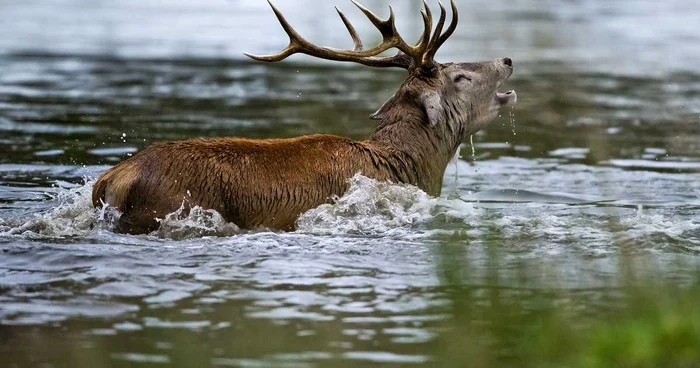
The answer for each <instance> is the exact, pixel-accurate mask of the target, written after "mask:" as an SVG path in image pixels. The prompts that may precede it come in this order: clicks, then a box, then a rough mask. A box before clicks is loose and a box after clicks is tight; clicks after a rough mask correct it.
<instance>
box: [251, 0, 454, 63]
mask: <svg viewBox="0 0 700 368" xmlns="http://www.w3.org/2000/svg"><path fill="white" fill-rule="evenodd" d="M352 2H353V4H355V6H357V7H358V8H359V9H360V10H361V11H362V12H363V13H364V14H365V15H366V16H367V18H368V19H369V20H370V22H372V24H373V25H374V26H375V27H376V28H377V29H378V30H379V32H381V34H382V42H381V43H380V44H379V45H377V46H375V47H372V48H370V49H366V50H365V49H364V47H363V45H362V40H361V39H360V36H359V35H358V34H357V31H356V30H355V27H353V25H352V23H350V21H349V20H348V18H347V17H345V14H343V12H341V11H340V10H339V9H338V8H337V7H336V10H337V11H338V15H340V19H341V20H342V21H343V23H344V24H345V27H346V28H347V30H348V32H349V33H350V37H352V41H353V44H354V45H355V48H354V49H353V50H342V49H335V48H331V47H324V46H316V45H314V44H312V43H311V42H309V41H307V40H305V39H304V38H303V37H301V35H299V33H298V32H297V31H296V30H294V28H292V26H291V25H289V22H287V20H286V19H285V18H284V16H283V15H282V13H281V12H280V11H279V9H277V7H275V5H274V4H272V2H271V1H270V0H268V3H270V6H271V7H272V11H274V12H275V15H276V16H277V19H278V20H279V22H280V24H281V25H282V28H284V31H285V32H287V35H289V45H288V46H287V47H286V48H285V49H284V50H282V51H281V52H279V53H277V54H274V55H251V54H247V53H246V54H245V55H246V56H248V57H250V58H251V59H254V60H258V61H267V62H274V61H281V60H284V59H286V58H287V57H289V56H290V55H293V54H296V53H302V54H307V55H310V56H314V57H317V58H321V59H326V60H334V61H350V62H355V63H359V64H363V65H367V66H373V67H398V68H403V69H412V68H416V67H420V66H432V65H433V64H434V63H435V61H434V57H435V53H436V52H437V50H438V49H439V48H440V46H442V44H443V43H445V41H447V39H448V38H449V37H450V36H451V35H452V33H453V32H454V30H455V28H456V27H457V20H458V16H457V6H456V5H455V2H454V0H450V2H451V5H452V22H451V24H450V26H449V27H448V29H447V31H446V32H445V33H442V28H443V26H444V24H445V18H446V17H447V12H446V11H445V7H444V6H443V5H442V3H440V20H439V21H438V25H437V28H436V30H435V32H434V33H433V32H432V27H433V16H432V13H431V12H430V8H429V7H428V4H427V2H426V1H425V0H423V9H421V15H422V17H423V25H424V30H423V34H422V35H421V37H420V40H419V41H418V43H417V44H416V45H409V44H408V43H407V42H406V41H405V40H404V39H403V38H402V37H401V35H400V34H399V32H398V31H397V30H396V22H395V17H394V9H393V8H392V7H391V6H389V18H387V19H386V20H382V19H381V18H379V17H378V16H377V15H375V14H374V13H372V12H371V11H370V10H369V9H367V8H365V7H364V6H362V5H360V4H359V3H357V2H356V1H355V0H352ZM431 34H432V35H431ZM392 48H396V49H398V50H399V52H398V53H397V54H396V55H394V56H387V57H383V56H378V55H380V54H382V53H383V52H385V51H387V50H389V49H392Z"/></svg>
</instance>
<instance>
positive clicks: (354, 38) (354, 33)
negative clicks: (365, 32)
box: [335, 6, 363, 51]
mask: <svg viewBox="0 0 700 368" xmlns="http://www.w3.org/2000/svg"><path fill="white" fill-rule="evenodd" d="M335 10H336V11H337V12H338V15H340V19H342V20H343V24H345V28H347V29H348V32H349V33H350V37H352V43H353V44H355V51H361V50H362V49H363V46H362V39H360V36H359V35H358V34H357V30H355V27H354V26H353V25H352V23H350V21H349V20H348V18H347V17H345V14H343V12H342V11H340V9H338V7H337V6H336V7H335Z"/></svg>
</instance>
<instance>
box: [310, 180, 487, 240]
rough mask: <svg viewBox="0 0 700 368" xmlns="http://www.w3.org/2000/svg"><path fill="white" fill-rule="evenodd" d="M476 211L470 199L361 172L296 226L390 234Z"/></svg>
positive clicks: (326, 231) (316, 231)
mask: <svg viewBox="0 0 700 368" xmlns="http://www.w3.org/2000/svg"><path fill="white" fill-rule="evenodd" d="M477 212H478V211H477V210H476V209H475V208H474V206H473V204H471V203H466V202H464V201H461V200H447V199H442V198H433V197H430V196H429V195H428V194H427V193H425V192H423V191H422V190H420V189H418V188H417V187H414V186H411V185H405V184H392V183H387V182H380V181H377V180H374V179H370V178H368V177H365V176H362V175H359V174H358V175H355V176H354V177H353V178H352V179H351V180H350V188H349V189H348V191H347V192H346V193H345V194H344V195H343V196H342V197H339V198H335V200H334V202H333V203H332V204H324V205H321V206H319V207H317V208H314V209H311V210H309V211H307V212H306V213H304V214H302V215H301V217H300V218H299V220H298V221H297V227H298V230H299V231H301V232H308V233H314V234H330V235H340V234H362V235H391V234H394V233H396V232H397V231H401V230H406V229H415V228H417V227H421V226H423V225H426V224H427V223H428V222H429V221H431V220H433V219H435V218H436V216H437V215H445V216H448V217H451V218H458V219H467V218H471V217H473V216H474V215H475V214H476V213H477Z"/></svg>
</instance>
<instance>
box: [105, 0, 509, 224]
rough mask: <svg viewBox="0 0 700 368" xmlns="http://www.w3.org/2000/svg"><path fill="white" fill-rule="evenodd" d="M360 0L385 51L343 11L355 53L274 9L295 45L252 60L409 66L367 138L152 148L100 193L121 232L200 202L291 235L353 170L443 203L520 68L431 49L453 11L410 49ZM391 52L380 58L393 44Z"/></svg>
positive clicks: (114, 174) (218, 141)
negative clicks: (449, 58)
mask: <svg viewBox="0 0 700 368" xmlns="http://www.w3.org/2000/svg"><path fill="white" fill-rule="evenodd" d="M353 3H354V4H355V5H356V6H357V7H358V8H359V9H360V10H361V11H362V12H363V13H364V14H365V15H366V16H367V17H368V18H369V20H370V21H371V22H372V24H374V26H375V27H376V28H377V29H378V30H379V31H380V32H381V34H382V36H383V38H382V42H381V44H379V45H378V46H375V47H372V48H369V49H365V48H364V47H363V45H362V41H361V40H360V37H359V36H358V34H357V32H356V31H355V28H354V27H353V26H352V24H351V23H350V22H349V21H348V19H347V18H346V17H345V15H344V14H343V13H342V12H340V11H339V10H338V14H339V15H340V18H341V20H342V21H343V23H344V24H345V26H346V28H347V30H348V32H349V33H350V36H351V37H352V40H353V43H354V45H355V47H354V49H353V50H341V49H335V48H330V47H321V46H316V45H314V44H312V43H310V42H309V41H307V40H306V39H304V38H302V37H301V36H300V35H299V33H297V32H296V31H295V30H294V29H293V28H292V27H291V26H290V25H289V23H288V22H287V20H286V19H285V18H284V16H283V15H282V13H280V11H279V10H278V9H277V8H276V7H275V6H274V5H273V4H272V3H270V5H271V6H272V10H273V11H274V13H275V15H276V16H277V19H278V20H279V22H280V23H281V24H282V27H283V28H284V30H285V31H286V32H287V34H288V35H289V39H290V42H289V45H288V46H287V47H286V48H285V49H284V50H282V51H281V52H280V53H278V54H276V55H270V56H256V55H249V54H246V55H247V56H249V57H250V58H252V59H255V60H259V61H267V62H274V61H281V60H283V59H285V58H287V57H288V56H290V55H292V54H296V53H303V54H307V55H310V56H314V57H318V58H322V59H327V60H335V61H349V62H355V63H359V64H363V65H367V66H372V67H397V68H403V69H406V70H407V71H408V77H407V78H406V81H405V82H404V83H403V84H402V85H401V87H400V88H399V89H398V91H397V92H396V93H395V94H394V96H393V97H391V98H390V99H389V100H388V101H387V102H386V103H384V104H383V105H382V106H381V107H380V108H379V110H377V112H375V113H374V114H372V115H371V116H370V117H371V118H372V119H376V120H379V121H380V123H379V126H378V127H377V129H376V131H375V132H374V134H372V136H371V137H369V139H367V140H364V141H353V140H351V139H348V138H344V137H339V136H334V135H308V136H303V137H298V138H290V139H263V140H253V139H244V138H215V139H192V140H186V141H179V142H165V143H157V144H154V145H152V146H150V147H148V148H146V149H145V150H143V151H141V152H140V153H138V154H136V155H134V156H133V157H131V158H129V159H127V160H126V161H124V162H122V163H120V164H118V165H116V166H114V167H113V168H111V169H110V170H108V171H106V172H105V173H103V174H102V175H101V176H100V178H99V179H98V181H97V183H96V184H95V186H94V189H93V195H92V201H93V205H94V206H102V205H110V206H114V207H116V208H117V209H119V210H120V211H121V213H122V215H121V217H120V218H119V220H118V222H117V228H116V231H118V232H124V233H132V234H138V233H146V232H150V231H153V230H156V229H157V228H158V226H159V223H158V221H157V220H156V218H164V217H165V216H166V215H167V214H168V213H171V212H173V211H175V210H177V209H178V208H179V207H180V206H181V205H183V203H184V205H185V208H186V209H187V208H191V207H193V206H201V207H203V208H205V209H213V210H216V211H218V212H219V213H221V215H222V216H223V217H224V218H225V219H226V220H227V221H231V222H233V223H235V224H237V225H238V226H240V227H241V228H255V227H267V228H271V229H280V230H292V229H294V226H295V222H296V220H297V218H298V217H299V215H300V214H301V213H303V212H305V211H307V210H309V209H311V208H314V207H316V206H319V205H320V204H323V203H328V202H329V201H330V200H332V198H333V197H334V196H340V195H342V194H343V193H345V191H346V190H347V189H348V186H349V183H348V182H349V179H350V178H351V177H352V176H353V175H355V174H357V173H362V175H365V176H368V177H370V178H374V179H377V180H383V181H391V182H394V183H406V184H412V185H415V186H417V187H419V188H421V189H422V190H424V191H426V192H427V193H429V194H431V195H433V196H439V195H440V191H441V188H442V180H443V175H444V173H445V168H446V167H447V165H448V163H449V161H450V160H451V158H452V157H454V155H455V153H456V151H457V149H458V148H459V146H460V144H461V142H462V141H463V140H464V139H465V138H467V137H469V136H470V135H471V134H474V133H476V132H477V131H478V130H479V129H481V128H483V127H484V126H485V125H487V124H488V122H489V121H491V120H492V119H493V118H495V117H496V115H497V114H498V109H499V108H500V107H502V106H505V105H508V104H511V103H514V102H515V101H516V95H515V93H514V92H513V91H510V92H507V93H499V92H497V89H498V88H499V87H500V86H501V85H502V84H503V83H504V82H505V81H506V80H507V79H508V77H510V75H511V74H512V73H513V62H512V61H511V59H509V58H501V59H496V60H494V61H488V62H478V63H446V64H441V63H438V62H436V61H435V60H434V57H435V53H436V52H437V51H438V49H439V48H440V46H442V45H443V44H444V43H445V41H447V39H448V38H449V37H450V36H451V35H452V33H453V32H454V31H455V28H456V27H457V20H458V13H457V9H456V5H455V3H454V1H451V6H452V21H451V23H450V25H449V26H448V27H447V29H446V30H445V32H444V33H443V27H444V25H445V19H446V16H447V12H446V10H445V7H444V6H443V5H442V4H440V11H441V13H440V18H439V20H438V22H437V25H436V26H435V30H434V31H433V17H432V14H431V12H430V9H429V8H428V5H427V3H426V2H424V3H423V9H422V10H421V15H422V17H423V23H424V27H425V28H424V31H423V34H422V36H421V37H420V40H419V41H418V42H417V43H416V44H415V45H411V44H409V43H407V42H406V41H405V40H404V39H403V38H402V37H401V35H399V33H398V32H397V30H396V25H395V21H394V13H393V10H392V9H390V10H391V13H390V15H389V18H388V19H386V20H382V19H380V18H379V17H377V16H376V15H375V14H373V13H372V12H371V11H369V10H368V9H366V8H365V7H363V6H362V5H360V4H358V3H356V2H354V1H353ZM392 48H395V49H398V53H397V54H395V55H393V56H380V55H381V54H382V53H384V52H385V51H387V50H389V49H392Z"/></svg>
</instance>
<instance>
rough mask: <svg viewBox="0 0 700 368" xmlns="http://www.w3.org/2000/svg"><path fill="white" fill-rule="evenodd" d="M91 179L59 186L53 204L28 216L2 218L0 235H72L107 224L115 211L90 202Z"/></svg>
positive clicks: (112, 222) (108, 224)
mask: <svg viewBox="0 0 700 368" xmlns="http://www.w3.org/2000/svg"><path fill="white" fill-rule="evenodd" d="M94 184H95V180H92V179H85V184H83V185H79V186H77V187H72V188H61V189H60V190H59V191H58V194H56V195H55V197H54V199H53V201H55V202H56V205H55V206H53V207H51V208H50V209H49V210H48V211H42V212H39V213H34V214H32V215H30V217H29V218H21V217H20V218H10V219H6V220H5V221H4V222H3V223H1V224H2V227H0V236H18V235H19V236H24V237H28V238H42V237H56V238H63V237H75V236H86V235H88V234H89V233H91V232H93V231H95V230H101V229H107V228H111V227H112V226H113V224H114V221H115V220H116V219H117V218H118V216H119V214H118V212H117V211H116V210H115V209H114V208H111V207H107V206H105V207H104V208H101V209H96V208H94V207H93V206H92V187H93V185H94Z"/></svg>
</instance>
